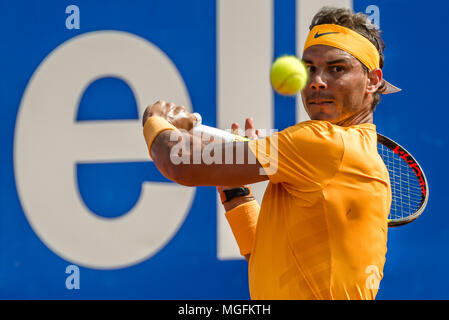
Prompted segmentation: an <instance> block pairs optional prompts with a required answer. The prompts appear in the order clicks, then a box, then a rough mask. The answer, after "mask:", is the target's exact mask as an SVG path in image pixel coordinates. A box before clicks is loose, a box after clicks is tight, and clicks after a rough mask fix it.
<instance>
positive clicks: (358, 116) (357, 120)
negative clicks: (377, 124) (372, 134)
mask: <svg viewBox="0 0 449 320" xmlns="http://www.w3.org/2000/svg"><path fill="white" fill-rule="evenodd" d="M368 110H369V111H368ZM361 123H373V113H372V111H371V109H364V111H362V112H358V113H355V114H351V115H349V116H348V117H346V118H344V119H341V120H338V121H336V122H334V124H335V125H337V126H340V127H349V126H354V125H357V124H361Z"/></svg>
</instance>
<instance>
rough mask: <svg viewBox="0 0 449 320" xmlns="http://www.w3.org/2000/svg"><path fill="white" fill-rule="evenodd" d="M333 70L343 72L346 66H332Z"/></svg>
mask: <svg viewBox="0 0 449 320" xmlns="http://www.w3.org/2000/svg"><path fill="white" fill-rule="evenodd" d="M331 70H332V71H333V72H342V71H343V70H345V68H344V67H342V66H332V67H331Z"/></svg>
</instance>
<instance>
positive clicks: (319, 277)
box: [143, 7, 399, 299]
mask: <svg viewBox="0 0 449 320" xmlns="http://www.w3.org/2000/svg"><path fill="white" fill-rule="evenodd" d="M383 50H384V44H383V41H382V39H381V36H380V33H379V31H378V29H376V28H375V26H374V25H373V24H372V23H371V22H370V20H369V19H368V18H367V17H366V16H365V15H363V14H361V13H357V14H354V13H352V11H350V10H348V9H341V8H328V7H325V8H323V9H322V10H321V11H319V12H318V13H317V14H316V15H315V17H314V18H313V20H312V23H311V26H310V33H309V36H308V38H307V40H306V43H305V46H304V51H303V56H302V59H303V60H304V61H305V63H306V64H307V67H308V70H309V73H310V78H309V82H308V84H307V86H306V88H305V89H304V90H303V92H302V100H303V103H304V106H305V108H306V110H307V112H308V114H309V116H310V118H311V120H310V121H306V122H302V123H298V124H296V125H294V126H292V127H289V128H287V129H285V130H283V131H281V132H279V133H277V134H274V135H271V136H269V137H266V138H262V139H256V140H251V141H250V142H235V143H227V144H225V143H223V144H214V145H213V153H214V155H217V154H220V155H221V154H226V153H227V152H233V153H232V154H233V155H235V154H236V153H237V152H238V148H240V147H242V148H243V150H244V152H245V153H244V159H243V160H244V161H242V162H240V163H234V164H220V163H217V162H214V163H206V162H205V161H204V160H201V161H199V162H198V161H197V164H189V163H181V164H174V163H173V162H172V161H171V157H170V155H171V150H172V148H173V147H174V146H176V144H177V143H178V141H179V140H180V139H185V138H188V137H189V134H188V133H185V132H181V130H180V129H186V130H190V129H191V128H192V127H193V124H194V121H195V120H194V117H193V116H192V115H191V114H188V115H187V116H183V117H177V116H176V115H180V114H182V113H181V111H185V109H184V107H182V106H176V105H174V104H172V103H166V102H164V101H158V102H157V103H155V104H153V105H151V106H149V107H148V108H147V109H146V111H145V113H144V118H143V123H144V136H145V139H146V142H147V145H148V148H149V152H150V156H151V157H152V159H153V160H154V163H155V164H156V166H157V167H158V168H159V170H160V171H161V172H162V173H163V174H164V175H165V176H166V177H168V178H170V179H171V180H173V181H175V182H177V183H180V184H183V185H187V186H200V185H210V186H231V187H232V188H231V189H229V188H227V189H228V190H226V192H224V191H223V192H222V194H221V196H222V201H223V203H224V205H225V209H226V211H227V212H226V217H227V219H228V221H229V223H230V225H231V228H232V230H233V233H234V236H235V238H236V240H237V243H238V245H239V248H240V253H241V254H242V255H243V256H245V257H247V259H248V261H249V288H250V294H251V298H252V299H374V298H375V297H376V294H377V292H378V287H379V283H380V280H381V279H382V277H383V268H384V264H385V256H386V251H387V246H386V245H387V230H388V224H387V217H388V213H389V210H390V204H391V189H390V181H389V176H388V172H387V169H386V167H385V165H384V163H383V162H382V160H381V158H380V156H379V154H378V152H377V140H376V139H377V138H376V126H375V125H374V124H373V112H374V110H375V108H376V106H377V104H378V103H379V101H380V94H385V93H392V92H396V91H398V90H399V89H398V88H396V87H394V86H392V85H391V84H389V83H388V82H386V81H385V80H384V79H383V74H382V67H383V63H384V56H383ZM242 104H243V102H242ZM246 128H247V129H250V130H251V131H252V130H253V129H254V126H253V124H251V123H247V125H246ZM193 143H194V142H193ZM206 148H210V145H208V146H206V145H205V144H201V145H200V147H199V148H197V149H196V150H195V148H191V149H190V150H191V151H190V153H189V156H190V157H191V159H194V158H195V155H196V156H197V160H198V158H201V156H199V154H200V153H201V152H204V151H205V150H206ZM172 156H173V154H172ZM222 159H224V156H223V157H222ZM234 160H236V159H235V156H234ZM190 163H191V162H190ZM241 163H243V164H241ZM267 179H269V184H268V187H267V189H266V191H265V195H264V197H263V201H262V203H261V206H260V207H259V204H258V203H257V201H256V200H255V199H254V197H253V196H252V194H251V190H250V189H249V188H246V187H244V185H247V184H251V183H255V182H259V181H263V180H267ZM240 186H243V187H240ZM234 187H236V188H234Z"/></svg>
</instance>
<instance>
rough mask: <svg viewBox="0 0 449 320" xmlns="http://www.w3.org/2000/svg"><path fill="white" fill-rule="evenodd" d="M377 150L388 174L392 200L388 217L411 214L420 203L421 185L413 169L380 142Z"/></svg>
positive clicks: (392, 218)
mask: <svg viewBox="0 0 449 320" xmlns="http://www.w3.org/2000/svg"><path fill="white" fill-rule="evenodd" d="M378 152H379V155H380V156H381V158H382V160H383V161H384V163H385V165H386V167H387V169H388V173H389V176H390V184H391V194H392V201H391V209H390V214H389V217H388V218H389V219H390V220H399V219H404V218H406V217H408V216H410V215H413V214H414V213H415V212H416V211H418V209H419V208H420V206H421V203H422V191H421V186H420V185H419V181H418V179H417V178H416V175H415V173H414V172H413V169H412V168H410V167H409V166H408V164H407V163H406V162H405V161H404V160H403V159H402V158H401V157H399V156H398V155H397V154H396V153H394V152H393V151H392V150H390V149H389V148H388V147H385V146H384V145H382V144H380V143H379V144H378Z"/></svg>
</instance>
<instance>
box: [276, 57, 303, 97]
mask: <svg viewBox="0 0 449 320" xmlns="http://www.w3.org/2000/svg"><path fill="white" fill-rule="evenodd" d="M308 79H309V74H308V72H307V68H306V66H305V65H304V62H302V61H301V60H299V59H298V58H297V57H295V56H282V57H279V58H277V59H276V60H275V61H274V63H273V65H272V66H271V72H270V80H271V85H272V86H273V89H274V90H275V91H276V92H277V93H279V94H282V95H287V96H292V95H295V94H297V93H298V92H299V91H301V90H302V89H304V87H305V86H306V84H307V81H308Z"/></svg>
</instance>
